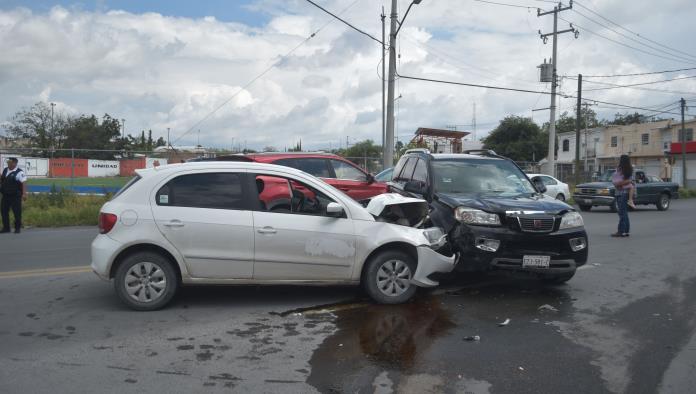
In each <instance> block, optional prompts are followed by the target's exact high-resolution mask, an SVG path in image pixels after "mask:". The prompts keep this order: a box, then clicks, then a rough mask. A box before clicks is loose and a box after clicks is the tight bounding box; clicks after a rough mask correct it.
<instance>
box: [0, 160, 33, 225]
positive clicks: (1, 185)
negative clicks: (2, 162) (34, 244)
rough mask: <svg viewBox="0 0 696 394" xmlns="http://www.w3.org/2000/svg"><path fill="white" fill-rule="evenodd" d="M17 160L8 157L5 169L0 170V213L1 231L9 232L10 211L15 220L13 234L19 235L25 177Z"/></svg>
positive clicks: (25, 197) (25, 196) (24, 192)
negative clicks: (0, 199)
mask: <svg viewBox="0 0 696 394" xmlns="http://www.w3.org/2000/svg"><path fill="white" fill-rule="evenodd" d="M17 162H18V161H17V158H16V157H10V158H9V159H8V160H7V167H5V168H4V169H3V170H2V176H0V193H2V203H0V213H2V231H0V233H9V232H10V209H12V213H13V214H14V218H15V233H16V234H19V232H20V230H21V228H22V200H26V199H27V194H26V190H25V182H26V181H27V176H26V175H25V174H24V171H22V170H21V169H20V168H18V167H17Z"/></svg>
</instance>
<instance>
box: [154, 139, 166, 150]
mask: <svg viewBox="0 0 696 394" xmlns="http://www.w3.org/2000/svg"><path fill="white" fill-rule="evenodd" d="M160 146H167V141H165V140H164V138H163V137H159V138H158V139H157V141H156V142H155V148H157V147H160Z"/></svg>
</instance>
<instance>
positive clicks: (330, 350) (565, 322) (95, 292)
mask: <svg viewBox="0 0 696 394" xmlns="http://www.w3.org/2000/svg"><path fill="white" fill-rule="evenodd" d="M694 212H696V200H685V201H677V202H675V203H674V204H673V206H672V208H671V209H670V210H669V211H667V212H657V211H655V210H654V209H647V208H644V209H641V210H639V211H638V212H632V213H631V219H632V221H633V223H632V226H633V234H632V235H631V237H630V238H628V239H612V238H610V237H609V236H608V234H609V233H610V232H611V231H612V230H614V227H615V225H616V221H617V216H616V215H615V214H611V213H608V212H606V211H604V210H597V211H596V212H595V211H592V212H589V213H583V217H584V218H585V221H586V226H587V228H588V233H589V234H590V248H591V254H590V263H589V264H588V265H587V266H585V267H584V268H582V269H581V270H579V271H578V273H577V275H576V277H575V278H573V279H572V280H571V281H570V282H569V283H568V284H566V285H561V286H543V285H541V284H540V283H539V282H538V281H536V280H533V279H530V278H516V277H509V276H502V275H477V276H471V275H466V276H458V277H456V278H450V279H448V280H447V283H444V284H443V286H442V287H440V288H438V289H436V290H433V291H423V292H421V293H420V294H419V295H418V297H417V298H416V299H415V300H414V301H413V302H411V303H409V304H405V305H397V306H381V305H373V304H371V303H370V302H369V301H367V300H366V299H364V298H363V296H362V295H361V293H360V292H359V291H357V290H356V289H355V288H350V287H339V288H317V287H258V286H249V287H192V288H185V289H184V290H183V291H182V293H181V294H180V295H179V296H178V297H177V298H176V299H175V300H174V302H173V304H172V305H171V306H170V307H169V308H167V309H165V310H162V311H158V312H149V313H139V312H132V311H129V310H127V309H125V308H124V307H123V306H122V305H121V304H120V303H119V302H118V300H117V299H116V297H115V295H114V294H113V290H112V288H111V286H110V285H109V284H108V283H106V282H101V281H99V280H97V279H96V278H95V277H94V276H93V275H92V274H89V273H61V274H50V275H42V276H30V277H15V278H2V277H0V365H2V367H1V368H0V391H2V392H20V391H21V392H26V391H31V392H75V391H80V392H119V393H123V392H155V391H168V392H204V391H205V392H207V391H213V392H216V391H220V392H269V393H270V392H273V393H276V392H283V393H286V392H287V393H305V392H326V393H344V392H345V393H354V392H358V393H373V392H374V393H391V392H399V393H439V392H451V393H467V392H470V393H527V392H529V393H531V392H534V393H538V392H544V393H559V392H592V393H594V392H597V393H602V392H615V393H654V392H665V393H684V392H691V391H692V389H693V387H694V385H696V313H694V312H696V264H695V263H696V242H694V240H696V221H695V220H694V219H696V214H694ZM2 242H4V241H3V240H2V239H0V246H2V245H3V244H2ZM76 263H79V262H76ZM0 265H1V263H0ZM73 265H78V264H73ZM507 319H509V323H508V324H507V325H501V324H500V323H503V322H505V321H506V320H507ZM477 337H478V338H477Z"/></svg>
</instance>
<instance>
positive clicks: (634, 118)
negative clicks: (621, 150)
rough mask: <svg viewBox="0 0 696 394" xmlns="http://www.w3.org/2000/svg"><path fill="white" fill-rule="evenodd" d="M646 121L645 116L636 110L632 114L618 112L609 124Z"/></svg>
mask: <svg viewBox="0 0 696 394" xmlns="http://www.w3.org/2000/svg"><path fill="white" fill-rule="evenodd" d="M644 122H646V118H645V116H644V115H641V114H639V113H638V112H635V113H632V114H629V113H624V114H621V113H616V114H615V115H614V120H612V121H610V122H609V124H611V125H629V124H634V123H644Z"/></svg>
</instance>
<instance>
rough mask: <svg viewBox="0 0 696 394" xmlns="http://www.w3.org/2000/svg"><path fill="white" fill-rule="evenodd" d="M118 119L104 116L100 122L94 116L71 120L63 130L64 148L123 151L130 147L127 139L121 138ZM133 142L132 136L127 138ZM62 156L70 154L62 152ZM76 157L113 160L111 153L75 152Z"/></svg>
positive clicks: (83, 116)
mask: <svg viewBox="0 0 696 394" xmlns="http://www.w3.org/2000/svg"><path fill="white" fill-rule="evenodd" d="M120 129H121V127H120V123H119V121H118V119H115V118H112V117H111V116H109V115H108V114H105V115H104V117H103V118H102V120H101V122H99V119H97V117H96V116H94V115H90V116H86V115H82V116H80V117H79V118H75V119H73V120H71V122H70V123H69V124H68V125H67V127H66V129H65V136H66V137H65V143H64V144H63V145H64V147H65V148H68V149H88V150H89V149H92V150H95V151H96V150H112V149H113V150H125V149H126V148H128V147H130V142H129V139H123V138H121V137H120V136H121V134H120ZM128 137H129V138H130V140H133V137H132V136H128ZM63 155H70V153H69V152H68V153H66V152H63ZM75 156H76V157H85V158H87V157H88V158H93V159H97V158H100V159H109V158H113V153H112V152H82V151H78V152H75Z"/></svg>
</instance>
